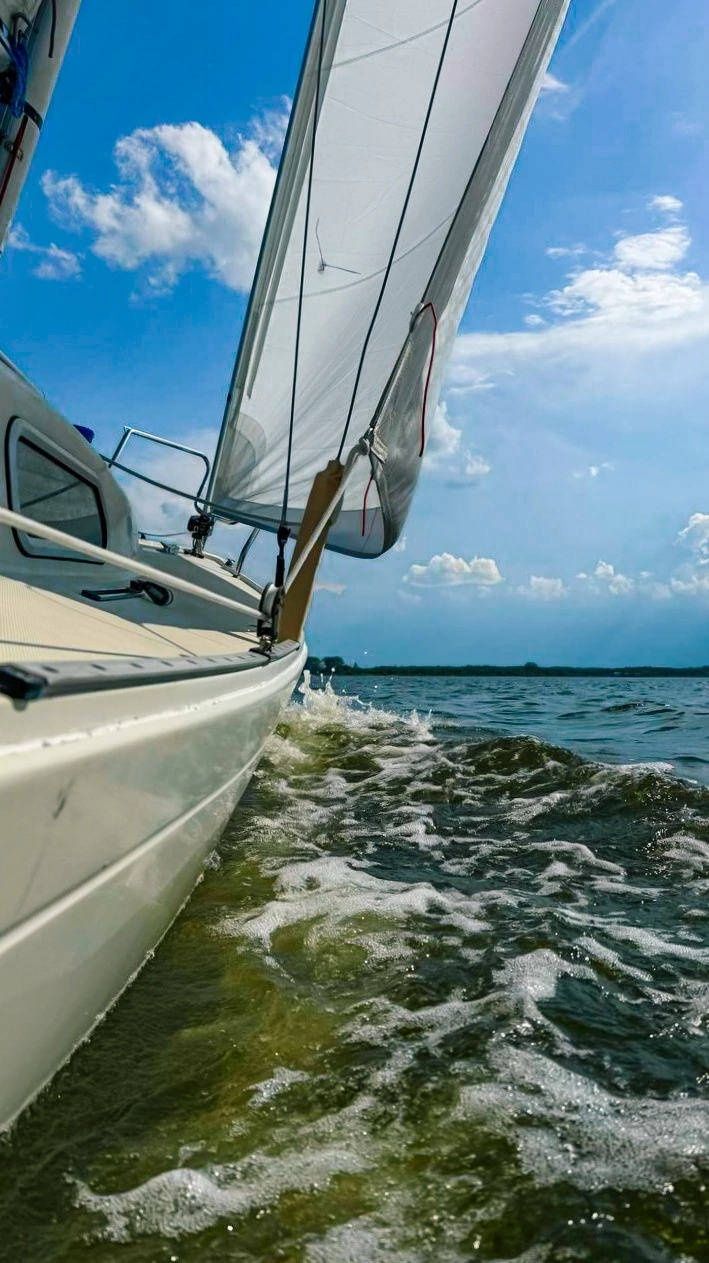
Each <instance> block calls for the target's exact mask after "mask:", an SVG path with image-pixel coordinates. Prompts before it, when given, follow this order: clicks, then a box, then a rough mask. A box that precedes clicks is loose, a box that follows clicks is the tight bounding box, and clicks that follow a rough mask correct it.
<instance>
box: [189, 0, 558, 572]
mask: <svg viewBox="0 0 709 1263" xmlns="http://www.w3.org/2000/svg"><path fill="white" fill-rule="evenodd" d="M568 3H569V0H458V3H457V4H456V3H453V0H320V3H319V4H318V6H317V8H316V12H315V16H314V19H313V26H312V30H311V36H310V41H309V45H308V51H307V54H306V58H305V63H304V67H303V72H302V75H301V82H300V85H299V89H298V93H297V97H296V102H295V105H294V110H293V116H292V119H291V125H290V128H289V132H288V136H287V139H286V145H285V148H284V153H283V158H282V161H281V167H280V170H279V176H278V181H277V185H276V191H275V194H274V198H273V204H272V207H271V213H270V217H269V223H268V226H267V230H266V234H265V238H264V244H263V247H262V252H261V258H260V260H259V265H258V268H257V275H256V280H255V283H254V288H253V292H252V295H251V300H250V304H249V310H248V313H247V318H246V321H245V326H244V331H243V334H242V341H241V346H240V349H239V355H238V357H237V364H236V369H235V373H234V379H233V382H232V388H231V391H230V394H229V399H228V402H227V409H226V414H225V419H224V424H223V427H222V434H221V438H220V444H219V449H218V454H217V460H216V464H215V473H214V476H213V481H212V488H211V494H212V498H213V499H214V500H215V501H217V503H218V504H219V505H220V506H223V507H224V509H225V510H226V512H225V516H232V517H233V518H234V519H236V520H239V521H243V522H248V523H251V524H253V525H258V526H264V527H267V528H271V529H273V528H275V527H276V526H277V525H278V522H279V520H280V517H281V507H282V500H283V492H284V482H285V480H286V473H287V463H288V448H289V431H290V426H291V405H292V398H291V396H292V390H293V382H294V371H295V352H296V347H297V352H298V364H297V376H296V379H295V408H294V411H293V428H292V454H291V462H290V479H289V487H288V514H287V522H288V525H289V526H290V527H291V528H292V529H293V530H294V531H295V532H296V533H297V527H298V523H299V521H300V519H301V517H302V512H303V509H304V507H305V504H306V501H307V498H308V494H309V491H310V487H311V484H312V480H313V476H314V475H315V473H316V472H317V471H318V470H319V469H321V468H322V467H323V465H324V463H325V461H327V460H328V459H332V458H333V457H335V456H336V455H337V454H338V452H344V453H345V454H346V453H347V451H348V450H349V448H350V447H351V446H352V444H353V443H355V442H356V441H357V440H358V439H359V438H360V436H361V435H363V434H364V433H365V432H369V434H370V437H371V438H372V439H373V453H372V458H371V469H370V468H369V467H368V466H367V465H366V463H365V462H361V463H360V465H359V466H357V467H356V469H355V473H354V475H353V478H352V479H351V481H350V482H349V483H348V486H347V490H346V493H345V498H344V502H343V506H342V509H341V511H340V513H339V515H338V517H337V520H336V522H335V524H334V526H333V528H332V530H331V532H330V537H329V541H328V546H329V547H331V548H335V549H337V550H339V551H343V552H347V553H351V554H354V555H361V556H374V555H377V554H378V553H380V552H382V551H384V550H385V549H387V548H389V547H391V545H392V544H393V543H394V542H395V540H396V538H397V536H398V534H399V532H400V530H401V527H402V525H403V522H404V519H405V516H406V512H407V510H408V506H409V503H410V500H411V496H412V493H413V489H414V486H415V483H416V478H417V476H418V472H419V468H420V464H421V456H422V453H423V450H424V447H425V440H426V430H427V426H428V425H429V424H430V420H431V418H432V416H433V412H434V409H435V406H436V401H437V397H438V392H439V388H440V384H441V379H442V373H443V369H444V366H445V362H446V358H447V355H448V353H449V351H450V349H451V346H452V342H453V339H454V337H455V334H456V331H457V328H458V323H459V321H460V318H461V316H462V313H463V310H464V307H465V304H466V302H467V299H468V295H469V292H470V287H471V285H472V281H473V278H474V276H475V273H476V271H477V268H478V266H479V263H480V260H481V258H482V255H483V252H484V249H485V246H486V244H487V239H488V236H489V233H490V229H491V227H492V224H493V222H494V219H495V216H496V214H497V211H498V209H499V205H500V202H501V200H502V197H503V194H504V191H505V188H506V185H507V181H508V179H509V175H510V172H511V169H512V166H513V164H514V161H515V158H516V156H517V153H518V151H519V147H520V144H521V142H522V138H523V135H524V131H525V128H526V126H527V123H528V121H529V117H530V114H531V111H532V108H533V105H534V102H535V100H536V97H537V94H538V91H539V88H540V85H541V81H542V78H543V75H544V72H545V70H546V67H547V65H548V62H549V58H550V56H551V53H552V51H553V48H554V45H555V43H556V40H557V38H558V35H559V32H560V30H561V26H562V23H563V20H564V17H565V14H566V10H567V7H568ZM316 101H317V102H318V104H319V113H318V117H317V120H316V118H315V114H316ZM314 128H315V134H314V143H313V129H314ZM311 153H313V154H314V157H313V164H312V174H311V173H310V163H311ZM309 195H310V207H309V213H308V196H309ZM306 226H307V233H306ZM304 242H305V253H304V256H303V250H304ZM394 246H395V249H394V250H393V247H394ZM392 251H393V254H392ZM303 257H304V260H305V263H304V272H303V276H304V285H303V290H302V308H301V323H300V334H299V337H297V336H296V335H297V321H298V312H299V305H300V304H299V294H300V280H301V267H302V262H303ZM343 435H344V442H343Z"/></svg>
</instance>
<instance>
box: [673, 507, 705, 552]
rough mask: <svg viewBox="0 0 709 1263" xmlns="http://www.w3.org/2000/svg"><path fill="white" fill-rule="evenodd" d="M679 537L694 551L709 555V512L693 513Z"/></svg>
mask: <svg viewBox="0 0 709 1263" xmlns="http://www.w3.org/2000/svg"><path fill="white" fill-rule="evenodd" d="M679 539H680V541H681V542H682V543H683V544H685V545H686V546H687V547H688V548H690V549H691V550H692V552H695V553H698V554H699V555H700V556H702V557H709V513H693V514H692V515H691V517H690V519H689V521H688V523H687V525H686V526H685V527H684V529H683V530H681V531H680V533H679Z"/></svg>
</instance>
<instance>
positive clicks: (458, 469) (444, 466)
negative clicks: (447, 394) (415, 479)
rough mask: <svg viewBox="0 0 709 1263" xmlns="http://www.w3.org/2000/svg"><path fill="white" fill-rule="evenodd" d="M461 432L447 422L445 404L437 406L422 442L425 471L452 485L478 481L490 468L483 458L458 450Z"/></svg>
mask: <svg viewBox="0 0 709 1263" xmlns="http://www.w3.org/2000/svg"><path fill="white" fill-rule="evenodd" d="M462 438H463V435H462V431H461V430H459V429H457V427H456V426H454V425H452V424H451V422H450V421H449V419H448V405H447V404H446V403H445V401H443V402H441V403H439V405H438V407H437V408H436V411H435V413H434V416H433V422H432V425H431V429H430V432H429V435H428V440H427V443H426V455H425V458H424V461H425V466H426V469H427V470H428V472H429V473H435V474H437V475H442V476H444V477H446V478H447V479H448V480H449V481H450V482H451V483H453V484H454V485H460V484H461V483H468V482H478V481H479V480H480V479H481V478H484V477H485V475H486V474H489V473H490V470H491V469H492V465H490V464H489V462H488V461H486V460H485V458H484V457H483V456H477V455H474V454H473V453H472V452H468V451H461V443H462Z"/></svg>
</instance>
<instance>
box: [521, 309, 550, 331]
mask: <svg viewBox="0 0 709 1263" xmlns="http://www.w3.org/2000/svg"><path fill="white" fill-rule="evenodd" d="M524 323H525V324H526V325H529V327H530V329H539V328H540V327H541V325H545V324H546V320H545V319H544V317H543V316H538V315H537V314H536V312H532V313H531V314H530V315H529V316H525V318H524Z"/></svg>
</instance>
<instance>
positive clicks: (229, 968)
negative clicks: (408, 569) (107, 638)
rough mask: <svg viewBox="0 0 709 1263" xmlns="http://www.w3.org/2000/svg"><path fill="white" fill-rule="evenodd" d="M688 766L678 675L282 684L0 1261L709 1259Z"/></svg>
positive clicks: (50, 1123) (705, 1056)
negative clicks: (167, 928)
mask: <svg viewBox="0 0 709 1263" xmlns="http://www.w3.org/2000/svg"><path fill="white" fill-rule="evenodd" d="M343 686H344V687H346V688H347V690H348V691H349V692H351V693H354V692H355V691H356V692H357V693H358V694H359V696H360V699H361V700H360V701H359V702H357V701H355V700H354V698H353V697H349V698H344V699H343V698H342V697H339V696H338V695H337V691H338V690H339V691H341V689H342V687H343ZM708 782H709V682H707V681H703V680H691V679H687V680H648V681H646V680H624V679H608V680H605V679H603V680H597V679H594V680H586V679H563V680H556V679H544V680H533V679H531V680H530V679H525V680H517V679H485V680H481V679H445V678H436V679H428V678H427V679H417V678H412V679H384V678H380V679H372V678H367V679H357V680H354V679H351V680H346V679H345V680H343V681H341V682H340V684H338V683H337V682H336V691H335V692H332V691H325V692H323V691H320V692H317V691H306V693H305V696H304V697H303V696H302V697H301V698H300V699H299V701H298V702H297V703H295V704H294V705H292V706H291V707H290V708H289V710H288V711H287V713H286V714H285V716H284V720H283V723H282V724H281V726H280V728H279V730H278V733H277V734H276V735H275V736H274V738H273V739H272V741H271V743H270V745H269V747H268V750H267V754H266V757H265V758H264V760H263V762H262V764H261V767H260V769H259V771H258V773H257V776H256V778H255V780H254V782H253V784H252V786H251V788H250V790H249V792H248V794H247V796H246V798H245V799H244V802H243V804H242V806H241V808H240V809H239V811H238V813H237V815H236V817H235V819H234V821H233V822H232V824H231V826H230V827H229V829H228V830H227V833H226V835H225V837H224V839H223V842H222V844H221V846H220V848H219V852H218V854H217V855H215V856H213V857H212V858H211V859H210V862H209V865H208V867H207V870H206V873H205V878H204V881H203V882H202V883H201V884H200V886H199V887H198V889H197V891H196V893H195V895H194V897H193V899H192V901H191V902H190V904H189V905H188V907H187V909H186V910H185V912H184V914H183V915H182V917H181V918H180V920H179V921H178V923H177V924H176V925H175V927H174V928H173V930H172V931H171V932H170V934H169V935H168V936H167V938H166V939H165V941H164V943H163V944H162V946H161V947H160V949H159V951H158V952H157V953H156V955H155V958H154V959H153V960H152V961H151V962H150V963H149V964H148V966H147V967H146V969H145V970H144V971H143V973H142V974H141V975H140V977H139V978H138V980H137V981H136V983H135V984H134V985H133V987H132V988H131V989H130V990H129V991H128V992H127V993H126V995H125V996H124V997H123V999H122V1000H121V1001H120V1003H119V1004H118V1005H117V1007H116V1008H115V1010H114V1011H113V1012H112V1013H111V1014H110V1015H109V1017H108V1018H107V1020H106V1021H105V1022H104V1023H103V1024H102V1025H101V1026H100V1028H99V1029H98V1030H97V1031H96V1033H95V1034H94V1036H93V1038H92V1039H91V1041H90V1042H89V1043H88V1044H87V1045H85V1046H84V1047H83V1048H82V1049H80V1050H79V1052H78V1053H77V1055H76V1056H75V1057H74V1059H73V1061H72V1062H71V1063H70V1065H69V1066H68V1067H66V1068H65V1070H64V1071H63V1072H62V1073H61V1074H60V1075H59V1076H58V1077H57V1078H56V1080H55V1081H54V1083H53V1085H52V1086H51V1087H50V1089H49V1090H48V1091H47V1092H45V1093H44V1094H43V1096H42V1097H41V1098H40V1099H39V1100H38V1101H37V1102H36V1103H35V1105H34V1106H33V1107H32V1109H30V1110H29V1111H28V1112H27V1114H26V1115H25V1116H24V1117H23V1118H22V1119H21V1120H20V1122H19V1124H18V1125H17V1126H16V1128H15V1129H14V1131H13V1132H12V1133H11V1135H10V1136H9V1137H5V1138H4V1139H2V1140H1V1141H0V1259H2V1260H8V1261H12V1263H25V1261H27V1263H49V1261H50V1260H51V1261H52V1263H53V1261H55V1260H62V1261H70V1263H85V1261H86V1263H88V1261H89V1260H90V1261H91V1263H114V1261H117V1260H118V1261H120V1263H123V1261H125V1263H162V1261H163V1260H165V1261H172V1263H176V1261H178V1260H179V1261H180V1263H182V1261H184V1263H197V1261H199V1263H237V1261H239V1263H241V1261H247V1260H249V1261H251V1260H258V1261H262V1263H271V1261H272V1260H284V1261H288V1263H290V1261H292V1263H348V1261H350V1260H351V1261H355V1260H356V1261H357V1263H385V1261H387V1260H392V1263H417V1261H424V1260H425V1261H429V1260H430V1261H434V1260H435V1263H457V1261H458V1260H463V1259H465V1260H467V1259H475V1260H485V1261H487V1263H489V1261H491V1260H498V1261H500V1260H506V1261H508V1260H516V1261H517V1263H562V1261H563V1263H568V1261H570V1260H594V1261H596V1260H597V1261H598V1263H622V1261H625V1260H627V1261H628V1263H630V1261H631V1260H632V1263H638V1261H639V1260H647V1261H648V1263H665V1261H669V1260H673V1261H676V1263H679V1261H680V1260H681V1261H682V1263H692V1261H696V1263H701V1261H704V1260H708V1259H709V1036H708V1028H709V788H707V783H708Z"/></svg>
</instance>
